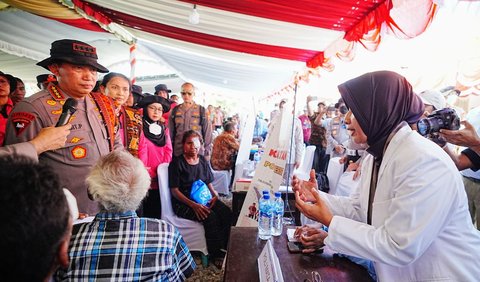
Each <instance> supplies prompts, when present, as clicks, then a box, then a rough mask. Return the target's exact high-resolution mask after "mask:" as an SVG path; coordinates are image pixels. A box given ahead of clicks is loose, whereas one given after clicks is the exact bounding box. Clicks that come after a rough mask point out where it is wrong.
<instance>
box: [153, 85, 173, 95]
mask: <svg viewBox="0 0 480 282" xmlns="http://www.w3.org/2000/svg"><path fill="white" fill-rule="evenodd" d="M158 91H166V92H167V93H170V92H172V90H170V89H168V87H167V85H166V84H158V85H157V86H155V93H158Z"/></svg>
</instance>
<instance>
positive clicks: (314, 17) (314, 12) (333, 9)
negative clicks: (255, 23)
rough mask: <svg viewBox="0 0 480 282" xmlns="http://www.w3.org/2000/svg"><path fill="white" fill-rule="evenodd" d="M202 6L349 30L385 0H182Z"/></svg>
mask: <svg viewBox="0 0 480 282" xmlns="http://www.w3.org/2000/svg"><path fill="white" fill-rule="evenodd" d="M181 1H183V2H188V3H192V4H197V5H200V6H206V7H210V8H215V9H220V10H225V11H230V12H235V13H240V14H246V15H251V16H255V17H262V18H267V19H272V20H278V21H284V22H290V23H297V24H303V25H309V26H315V27H321V28H327V29H332V30H340V31H347V30H349V29H351V28H352V27H353V26H355V25H356V24H357V23H358V21H359V20H361V19H362V18H363V17H364V16H365V15H366V14H368V13H369V12H370V11H372V10H373V9H375V7H377V6H378V5H379V4H382V3H383V2H385V0H362V1H358V0H334V1H332V0H294V1H292V0H250V1H238V0H222V1H218V0H181Z"/></svg>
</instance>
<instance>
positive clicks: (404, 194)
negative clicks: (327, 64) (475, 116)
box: [292, 71, 480, 281]
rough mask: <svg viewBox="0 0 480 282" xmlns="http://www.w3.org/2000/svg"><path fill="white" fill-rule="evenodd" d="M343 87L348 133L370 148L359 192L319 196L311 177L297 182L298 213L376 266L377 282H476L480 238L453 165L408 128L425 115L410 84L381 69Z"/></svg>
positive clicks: (336, 247) (334, 244)
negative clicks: (316, 223) (337, 195)
mask: <svg viewBox="0 0 480 282" xmlns="http://www.w3.org/2000/svg"><path fill="white" fill-rule="evenodd" d="M338 89H339V91H340V94H341V95H342V98H343V99H344V101H345V104H346V106H347V107H348V108H349V111H348V112H347V114H346V117H345V123H346V125H347V129H348V131H349V132H350V134H351V136H352V138H353V140H354V141H355V142H356V143H366V144H367V145H368V148H367V152H368V153H369V154H368V155H367V156H365V159H364V161H363V164H362V177H361V178H360V184H359V188H358V190H357V191H355V192H354V193H352V194H351V195H350V196H349V197H336V196H332V195H328V194H326V193H323V192H319V191H318V190H317V187H316V181H315V177H314V174H313V172H312V173H311V174H310V176H311V178H310V180H309V181H300V180H299V179H297V178H294V180H293V183H292V186H293V187H294V191H295V198H296V206H297V208H298V209H299V210H300V211H301V212H302V213H303V214H304V215H305V216H307V217H309V218H310V219H313V220H315V221H318V222H320V223H322V224H323V225H326V226H327V227H328V233H327V232H324V233H322V236H323V238H324V240H323V242H324V244H325V245H326V246H328V247H329V248H330V249H331V250H332V251H334V252H340V253H343V254H346V255H350V256H356V257H361V258H365V259H368V260H371V261H373V262H374V264H375V271H376V274H377V277H378V280H379V281H439V280H445V281H476V280H477V279H478V278H476V277H479V276H480V233H479V232H478V231H477V230H475V228H474V226H473V225H472V224H471V222H470V221H469V220H467V218H468V207H467V197H466V194H465V191H464V188H463V183H462V180H461V177H460V174H459V173H458V172H456V168H455V164H454V163H453V161H452V160H451V159H450V158H449V157H448V155H447V154H446V153H444V152H443V150H442V149H441V148H440V147H439V146H435V145H433V144H432V143H431V142H430V141H429V140H427V139H426V138H424V137H422V136H420V135H419V134H418V133H417V132H415V131H413V130H412V129H411V127H410V126H409V125H410V124H413V123H415V122H417V121H418V120H419V118H420V117H421V115H422V114H423V110H424V105H423V103H422V102H421V100H420V99H419V97H418V96H417V95H416V94H415V93H413V90H412V86H411V85H410V83H409V82H408V81H407V80H406V79H405V78H404V77H403V76H401V75H399V74H397V73H394V72H390V71H378V72H372V73H367V74H364V75H362V76H360V77H357V78H354V79H352V80H349V81H347V82H345V83H343V84H341V85H339V86H338ZM465 250H468V251H467V252H465Z"/></svg>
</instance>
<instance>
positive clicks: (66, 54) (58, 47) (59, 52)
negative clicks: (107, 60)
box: [37, 39, 108, 73]
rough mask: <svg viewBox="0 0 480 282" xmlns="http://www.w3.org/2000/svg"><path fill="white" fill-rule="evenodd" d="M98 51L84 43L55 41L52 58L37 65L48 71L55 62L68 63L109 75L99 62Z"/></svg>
mask: <svg viewBox="0 0 480 282" xmlns="http://www.w3.org/2000/svg"><path fill="white" fill-rule="evenodd" d="M97 59H98V57H97V49H96V48H95V47H93V46H92V45H89V44H87V43H85V42H82V41H77V40H71V39H61V40H57V41H54V42H53V43H52V47H51V49H50V57H49V58H46V59H45V60H43V61H41V62H38V63H37V65H39V66H41V67H44V68H46V69H47V70H48V66H49V65H51V64H53V63H55V62H67V63H70V64H74V65H87V66H91V67H93V68H95V69H96V70H97V71H98V72H103V73H107V72H108V69H107V68H106V67H104V66H102V65H100V64H99V63H98V62H97Z"/></svg>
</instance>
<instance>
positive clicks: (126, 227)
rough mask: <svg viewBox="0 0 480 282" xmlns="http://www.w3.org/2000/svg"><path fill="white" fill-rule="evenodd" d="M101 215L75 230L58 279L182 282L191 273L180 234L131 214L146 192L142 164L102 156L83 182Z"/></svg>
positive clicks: (121, 155) (119, 154)
mask: <svg viewBox="0 0 480 282" xmlns="http://www.w3.org/2000/svg"><path fill="white" fill-rule="evenodd" d="M87 183H88V185H89V187H88V192H89V193H90V194H91V196H92V198H93V199H94V200H95V201H97V202H98V203H99V205H100V207H101V211H100V212H99V213H98V214H97V215H96V216H95V219H94V220H93V221H92V222H89V223H83V224H79V225H75V226H74V228H73V232H72V233H73V234H72V237H71V240H70V248H69V256H70V263H69V265H68V268H67V269H62V270H59V271H58V272H57V276H56V278H57V279H58V280H62V281H63V280H79V281H91V280H95V281H96V280H97V279H98V280H108V281H184V280H185V279H186V278H187V277H189V276H190V275H191V274H192V273H193V270H194V268H195V262H194V261H193V258H192V256H191V255H190V252H189V250H188V248H187V246H186V244H185V242H184V241H183V239H182V237H181V235H180V233H179V232H178V230H177V229H176V228H175V227H174V226H172V225H170V224H168V223H166V222H164V221H162V220H158V219H151V218H139V217H137V215H136V213H135V209H137V208H138V206H139V205H140V202H141V201H142V199H143V198H144V197H145V195H146V193H147V191H148V188H149V187H150V176H149V174H148V172H147V170H146V169H145V167H144V165H143V163H142V162H141V161H140V160H139V159H137V158H135V157H133V156H132V155H131V154H130V153H128V152H126V151H123V150H120V151H113V152H112V153H110V154H108V155H106V156H104V157H102V158H101V159H100V160H99V161H98V163H97V164H96V165H95V166H94V167H93V169H92V171H91V173H90V175H89V176H88V178H87Z"/></svg>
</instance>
